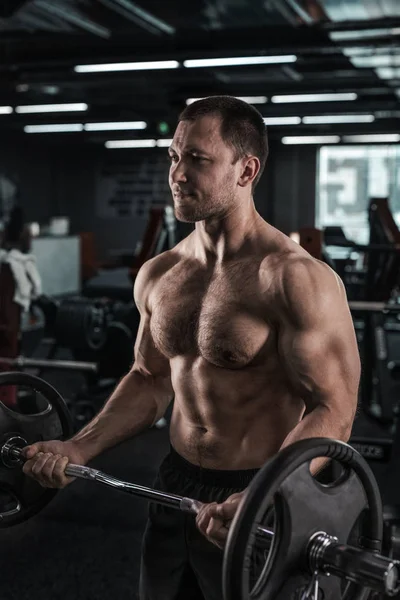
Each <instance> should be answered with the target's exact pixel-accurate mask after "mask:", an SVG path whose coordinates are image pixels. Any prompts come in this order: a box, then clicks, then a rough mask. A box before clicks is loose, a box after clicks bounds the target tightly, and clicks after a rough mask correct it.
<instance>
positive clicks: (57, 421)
mask: <svg viewBox="0 0 400 600" xmlns="http://www.w3.org/2000/svg"><path fill="white" fill-rule="evenodd" d="M7 385H13V386H17V387H18V386H24V387H25V388H30V389H32V390H34V391H36V392H39V393H40V394H41V396H42V397H43V398H44V399H45V400H46V402H47V407H45V408H44V409H43V410H41V411H40V412H36V413H33V414H22V413H20V412H17V411H16V410H11V409H10V408H8V407H6V406H5V405H4V404H3V403H2V402H0V446H1V447H3V445H4V444H5V443H6V442H7V440H8V439H10V438H11V437H16V436H18V437H21V438H23V439H24V440H26V441H27V442H28V444H32V443H34V442H38V441H46V440H54V439H59V440H64V439H67V438H69V437H70V436H71V435H72V433H73V427H72V421H71V417H70V414H69V412H68V408H67V406H66V404H65V401H64V400H63V398H62V397H61V396H60V394H59V393H58V392H57V390H55V389H54V388H53V387H52V386H51V385H50V384H48V383H47V382H46V381H44V380H43V379H40V378H39V377H34V376H33V375H29V374H28V373H16V372H12V373H11V372H10V373H1V374H0V386H7ZM55 493H56V490H53V489H48V488H43V487H42V486H41V485H40V484H39V483H37V482H36V481H34V480H33V479H31V478H29V477H26V476H25V475H24V473H23V472H22V469H21V467H20V466H15V467H13V468H10V467H7V466H6V465H5V464H4V462H3V461H2V460H1V459H0V498H1V500H3V504H4V500H5V498H8V497H9V499H10V502H9V504H10V510H8V509H6V510H4V511H3V512H2V513H0V528H5V527H11V526H12V525H16V524H17V523H21V522H23V521H26V520H27V519H29V518H30V517H32V516H33V515H35V514H37V513H38V512H39V511H40V510H41V509H42V508H43V507H44V506H45V505H46V504H48V502H50V500H51V499H52V498H53V497H54V495H55ZM15 504H17V505H18V506H19V508H18V509H17V510H13V505H15Z"/></svg>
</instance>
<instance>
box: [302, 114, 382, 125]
mask: <svg viewBox="0 0 400 600" xmlns="http://www.w3.org/2000/svg"><path fill="white" fill-rule="evenodd" d="M372 121H375V116H374V115H321V116H319V115H318V116H310V117H303V123H304V124H305V125H319V124H322V123H372Z"/></svg>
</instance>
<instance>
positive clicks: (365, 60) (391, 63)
mask: <svg viewBox="0 0 400 600" xmlns="http://www.w3.org/2000/svg"><path fill="white" fill-rule="evenodd" d="M349 58H350V61H351V63H352V64H353V65H354V66H355V67H358V68H360V69H377V68H385V67H388V68H390V67H400V54H376V55H374V56H351V57H349Z"/></svg>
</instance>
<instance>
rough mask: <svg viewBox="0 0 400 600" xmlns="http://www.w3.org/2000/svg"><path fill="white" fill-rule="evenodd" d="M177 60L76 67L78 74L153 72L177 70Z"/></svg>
mask: <svg viewBox="0 0 400 600" xmlns="http://www.w3.org/2000/svg"><path fill="white" fill-rule="evenodd" d="M178 67H179V62H178V61H177V60H152V61H146V62H126V63H105V64H92V65H76V66H75V67H74V71H75V72H76V73H107V72H111V71H152V70H155V69H177V68H178Z"/></svg>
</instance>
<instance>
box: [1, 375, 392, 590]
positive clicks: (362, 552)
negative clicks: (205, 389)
mask: <svg viewBox="0 0 400 600" xmlns="http://www.w3.org/2000/svg"><path fill="white" fill-rule="evenodd" d="M21 383H22V384H23V385H31V386H32V387H34V388H35V389H38V390H39V391H41V392H42V393H43V394H47V396H46V397H47V398H49V396H50V399H51V400H53V404H56V405H57V401H58V400H59V396H58V394H57V393H56V392H55V390H54V389H53V388H51V386H48V384H45V383H44V382H41V380H39V379H38V378H32V377H31V376H29V375H26V374H21V373H10V374H3V375H0V385H5V384H13V385H18V384H21ZM57 408H58V409H59V412H58V413H57V414H58V416H59V421H58V428H57V431H58V434H59V435H61V436H63V435H64V433H65V432H66V431H67V430H68V426H69V423H68V420H66V419H65V418H64V417H65V414H64V410H65V405H64V403H63V402H62V399H61V402H60V403H59V404H58V405H57ZM2 410H3V414H4V415H5V416H6V418H5V419H3V420H4V428H3V434H2V444H1V449H0V462H1V463H2V465H3V467H2V470H4V469H6V470H7V469H8V478H7V483H8V491H9V492H10V493H11V494H12V495H13V496H14V497H15V498H17V499H19V496H20V495H21V494H19V496H18V494H17V492H16V491H15V489H14V487H13V484H14V482H17V483H15V486H16V487H17V489H18V491H19V492H20V490H21V478H22V477H24V476H23V475H22V473H21V471H20V469H19V468H17V467H19V466H20V465H21V464H22V463H23V462H24V458H23V457H22V453H21V447H22V446H24V445H26V443H32V442H33V441H35V440H34V439H32V437H33V436H32V427H30V422H29V420H28V421H25V420H24V419H21V418H20V417H18V418H15V417H14V416H13V415H12V416H11V417H9V413H12V412H13V411H10V410H8V409H5V407H3V409H2ZM44 415H45V413H43V412H42V413H39V414H38V415H34V416H35V417H37V418H39V421H38V419H37V418H36V420H35V419H33V422H34V423H36V425H37V431H36V433H37V432H39V434H38V437H36V440H37V439H49V438H48V437H47V435H48V433H49V427H48V426H47V424H48V419H45V418H44ZM7 419H9V420H7ZM42 419H44V423H45V424H46V427H45V426H43V424H42V425H40V420H42ZM60 423H61V424H62V423H64V429H63V428H62V427H60ZM9 424H10V425H11V429H6V427H7V426H8V425H9ZM44 435H46V437H44ZM28 438H29V439H28ZM320 456H324V457H328V458H331V459H334V460H337V461H338V462H339V463H340V464H341V465H343V467H344V471H343V473H342V475H341V476H340V477H339V479H338V480H336V481H335V482H333V483H330V484H326V485H322V484H320V483H319V482H317V480H316V479H314V478H313V477H312V475H311V473H310V462H311V461H312V460H313V459H314V458H316V457H320ZM6 472H7V471H6ZM66 474H67V475H69V476H71V477H78V478H82V479H88V480H91V481H97V482H99V483H102V484H104V485H107V486H109V487H112V488H115V489H118V490H120V491H123V492H126V493H129V494H134V495H137V496H141V497H145V498H147V499H149V500H151V501H153V502H157V503H160V504H163V505H165V506H169V507H172V508H176V509H180V510H182V511H184V512H186V513H191V514H197V513H198V510H199V506H200V504H199V502H198V501H196V500H193V499H191V498H183V497H181V496H176V495H174V494H167V493H164V492H161V491H157V490H153V489H151V488H147V487H144V486H140V485H137V484H133V483H127V482H124V481H120V480H118V479H116V478H114V477H111V476H109V475H106V474H105V473H102V472H101V471H98V470H96V469H91V468H89V467H86V466H80V465H73V464H70V465H68V466H67V469H66ZM26 479H28V478H26ZM45 493H46V494H47V492H45ZM50 493H51V494H54V490H51V492H50ZM28 498H29V496H28ZM48 499H49V497H48V496H46V501H47V500H48ZM26 504H27V502H26ZM42 505H43V503H42ZM271 506H273V507H274V510H275V520H274V527H275V529H274V530H272V529H271V528H269V527H266V526H265V523H264V520H265V516H266V514H267V513H268V512H269V509H270V508H271ZM36 507H37V504H35V509H36V512H37V508H36ZM29 509H31V511H30V512H29ZM365 511H366V512H365ZM11 512H12V511H11ZM34 512H35V511H34V509H33V507H32V506H28V505H27V506H25V512H21V510H20V508H19V510H14V511H13V514H12V515H10V514H9V515H8V516H9V517H10V516H11V517H14V520H13V519H12V518H11V519H9V520H8V521H7V520H6V519H7V513H3V515H2V521H1V522H2V524H3V526H9V525H11V524H14V523H15V522H20V521H21V520H24V519H26V518H29V517H30V516H31V514H34ZM362 512H365V515H366V518H365V519H364V521H363V523H362V525H361V536H360V547H358V548H357V547H353V546H349V545H347V543H346V542H347V541H348V537H349V535H350V532H351V530H352V528H353V526H354V523H355V522H356V521H357V519H358V517H359V516H360V514H361V513H362ZM16 513H17V515H18V516H16ZM15 519H18V521H16V520H15ZM382 529H383V517H382V506H381V500H380V495H379V490H378V486H377V483H376V481H375V479H374V477H373V475H372V472H371V470H370V469H369V467H368V465H367V464H366V463H365V461H364V460H363V458H362V457H361V456H360V455H359V454H358V453H357V452H356V451H355V450H354V449H353V448H351V447H350V446H348V445H347V444H345V443H343V442H337V441H334V440H327V439H311V440H302V441H300V442H297V443H296V444H293V445H291V446H289V447H288V448H286V449H284V450H283V451H281V452H279V453H278V454H277V455H276V456H275V457H273V458H272V459H270V460H269V461H268V462H267V463H266V464H265V465H264V467H263V468H262V469H261V470H260V471H259V473H258V474H257V475H256V477H255V478H254V479H253V481H252V483H251V484H250V485H249V486H248V488H247V490H246V494H245V495H244V496H243V499H242V501H241V504H240V506H239V509H238V511H237V513H236V515H235V518H234V520H233V522H232V524H231V527H230V530H229V535H228V541H227V546H226V549H225V555H224V568H223V589H224V598H225V600H249V599H251V600H258V599H260V600H261V598H262V599H263V600H278V599H279V600H281V599H282V600H283V598H288V597H290V596H289V595H288V592H289V589H290V593H293V592H294V593H296V594H297V597H298V598H301V599H302V600H307V599H310V600H311V599H313V600H317V599H318V598H319V597H320V596H319V589H320V587H321V590H322V593H323V598H324V599H325V600H334V599H335V600H337V599H338V598H340V597H341V598H342V600H361V598H366V595H365V594H366V593H367V592H368V593H369V590H371V589H374V590H377V591H378V592H380V593H385V594H387V595H388V596H393V595H395V594H396V593H397V592H398V591H399V590H400V562H397V561H394V560H392V559H389V558H386V557H384V556H382V555H380V554H379V552H380V548H381V542H382V535H383V533H382ZM271 541H272V544H269V542H271ZM260 542H261V544H260ZM256 543H257V544H258V547H259V549H262V550H263V551H265V546H266V545H267V546H268V545H270V546H271V547H270V551H269V555H268V558H267V560H266V564H265V566H264V568H263V570H262V573H261V577H260V578H259V579H258V581H257V583H256V585H255V587H254V588H253V589H252V590H251V589H250V586H249V568H250V564H251V552H252V550H253V549H254V547H255V546H256ZM328 573H331V574H332V575H335V576H336V577H327V576H326V575H327V574H328ZM342 579H344V580H346V581H348V582H350V583H348V584H347V585H346V588H345V590H344V592H343V595H342V593H341V590H340V586H341V583H342ZM292 597H293V596H292Z"/></svg>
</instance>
